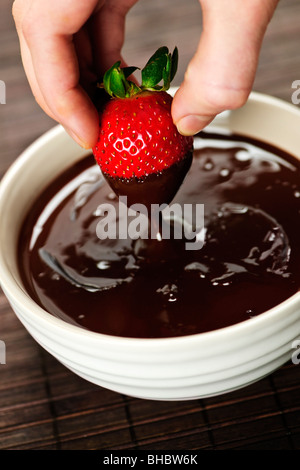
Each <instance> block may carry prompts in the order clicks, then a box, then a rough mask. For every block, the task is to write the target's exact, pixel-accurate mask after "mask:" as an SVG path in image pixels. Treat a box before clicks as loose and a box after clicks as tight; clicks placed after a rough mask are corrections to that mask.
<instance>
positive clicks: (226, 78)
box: [172, 0, 278, 135]
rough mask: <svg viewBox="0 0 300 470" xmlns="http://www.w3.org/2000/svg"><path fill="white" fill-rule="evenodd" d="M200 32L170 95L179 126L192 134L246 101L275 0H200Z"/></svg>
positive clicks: (173, 112)
mask: <svg viewBox="0 0 300 470" xmlns="http://www.w3.org/2000/svg"><path fill="white" fill-rule="evenodd" d="M199 1H200V4H201V6H202V12H203V33H202V35H201V38H200V43H199V46H198V49H197V52H196V54H195V56H194V57H193V59H192V61H191V62H190V64H189V66H188V68H187V71H186V74H185V78H184V81H183V83H182V85H181V87H180V88H179V90H178V92H177V93H176V95H175V97H174V100H173V107H172V116H173V120H174V122H175V124H176V125H177V127H178V129H179V131H180V132H181V133H182V134H184V135H193V134H196V133H197V132H199V131H200V130H202V129H203V128H204V127H205V126H206V125H207V124H209V123H210V122H211V121H212V120H213V119H214V117H215V116H216V115H217V114H218V113H220V112H221V111H224V110H226V109H235V108H238V107H240V106H242V105H243V104H245V102H246V100H247V98H248V95H249V93H250V91H251V89H252V85H253V81H254V78H255V73H256V68H257V62H258V57H259V52H260V48H261V44H262V40H263V37H264V34H265V31H266V28H267V25H268V23H269V21H270V19H271V17H272V15H273V13H274V11H275V9H276V6H277V3H278V0H199Z"/></svg>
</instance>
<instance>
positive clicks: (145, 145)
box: [93, 47, 193, 205]
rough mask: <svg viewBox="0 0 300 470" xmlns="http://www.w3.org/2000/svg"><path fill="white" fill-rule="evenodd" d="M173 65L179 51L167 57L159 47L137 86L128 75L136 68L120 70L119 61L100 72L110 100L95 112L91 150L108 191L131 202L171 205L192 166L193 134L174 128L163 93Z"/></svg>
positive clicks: (173, 68) (174, 65)
mask: <svg viewBox="0 0 300 470" xmlns="http://www.w3.org/2000/svg"><path fill="white" fill-rule="evenodd" d="M176 69H177V49H175V50H174V52H173V54H172V55H171V54H169V52H168V49H167V48H164V47H163V48H160V49H159V50H158V51H157V52H156V53H155V54H154V55H153V56H152V57H151V58H150V60H149V61H148V63H147V64H146V67H145V68H144V69H143V70H142V85H141V86H140V87H138V86H137V85H136V84H135V83H133V82H131V81H129V80H128V79H127V76H128V74H130V73H132V71H133V70H135V68H125V69H121V68H120V63H117V64H115V65H114V66H113V67H112V68H111V69H110V70H109V71H108V72H107V73H106V74H105V76H104V80H103V85H102V86H103V87H104V88H105V90H106V91H107V92H108V93H109V94H110V95H111V99H110V100H109V101H108V102H107V103H105V104H104V106H103V107H102V109H101V110H100V112H99V135H98V141H97V144H96V146H95V147H94V148H93V153H94V156H95V159H96V161H97V163H98V164H99V166H100V168H101V170H102V172H103V174H104V176H105V177H106V179H107V181H108V183H109V184H110V186H111V187H112V189H113V190H114V191H115V192H116V194H117V195H118V196H119V195H124V196H128V203H129V204H130V205H131V204H133V203H143V204H145V203H146V202H147V205H149V203H150V204H151V203H153V204H154V203H160V204H162V203H169V202H170V201H171V200H172V199H173V197H174V196H175V194H176V192H177V190H178V188H179V186H180V185H181V183H182V181H183V179H184V177H185V175H186V173H187V171H188V169H189V167H190V164H191V159H192V149H193V138H192V137H186V136H183V135H181V134H180V133H179V132H178V130H177V128H176V126H175V125H174V123H173V120H172V116H171V104H172V97H171V96H170V95H169V94H168V93H167V92H166V89H167V88H169V85H170V82H171V80H172V78H173V76H174V75H175V72H176ZM161 81H163V85H159V84H158V83H159V82H161ZM134 188H136V189H134Z"/></svg>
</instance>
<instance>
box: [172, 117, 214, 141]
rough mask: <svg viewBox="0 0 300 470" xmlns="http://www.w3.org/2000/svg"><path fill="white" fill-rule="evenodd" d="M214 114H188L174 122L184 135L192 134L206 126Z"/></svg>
mask: <svg viewBox="0 0 300 470" xmlns="http://www.w3.org/2000/svg"><path fill="white" fill-rule="evenodd" d="M213 118H214V116H200V115H189V116H184V117H183V118H181V119H179V121H178V122H177V123H176V127H177V129H178V132H179V133H180V134H182V135H184V136H193V135H195V134H197V133H198V132H200V131H201V130H202V129H204V127H206V126H207V125H208V124H209V123H210V122H211V121H212V120H213Z"/></svg>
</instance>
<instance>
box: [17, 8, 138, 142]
mask: <svg viewBox="0 0 300 470" xmlns="http://www.w3.org/2000/svg"><path fill="white" fill-rule="evenodd" d="M136 2H137V0H84V1H82V0H64V1H61V0H43V1H41V0H15V2H14V4H13V16H14V20H15V23H16V28H17V32H18V35H19V40H20V46H21V54H22V60H23V65H24V69H25V72H26V75H27V78H28V81H29V83H30V86H31V89H32V91H33V94H34V96H35V98H36V101H37V102H38V104H39V105H40V106H41V107H42V109H43V110H44V111H45V112H46V113H47V114H48V115H49V116H50V117H51V118H53V119H55V120H56V121H58V122H60V123H61V124H62V125H63V126H64V127H65V129H66V130H67V132H68V133H69V134H70V135H71V136H72V137H73V138H74V140H76V141H77V142H78V143H79V144H80V145H81V146H82V147H84V148H91V147H92V146H93V145H94V144H95V143H96V140H97V136H98V113H97V111H96V109H95V107H94V105H93V103H92V100H91V96H90V93H89V92H90V91H91V89H92V85H94V83H95V81H96V80H97V79H98V78H99V76H101V75H102V74H103V73H104V72H105V70H106V69H107V68H109V67H110V66H111V65H112V64H113V63H115V62H116V61H117V60H120V59H121V52H120V51H121V48H122V46H123V41H124V22H125V16H126V14H127V12H128V11H129V9H130V8H131V7H132V6H133V5H134V3H136ZM111 38H113V41H112V40H111Z"/></svg>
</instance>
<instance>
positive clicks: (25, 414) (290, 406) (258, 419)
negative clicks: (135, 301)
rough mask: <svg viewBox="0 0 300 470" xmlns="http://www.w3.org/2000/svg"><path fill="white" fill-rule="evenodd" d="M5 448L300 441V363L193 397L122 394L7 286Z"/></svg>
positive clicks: (2, 377)
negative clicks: (15, 303)
mask: <svg viewBox="0 0 300 470" xmlns="http://www.w3.org/2000/svg"><path fill="white" fill-rule="evenodd" d="M0 315H1V338H2V339H3V340H4V341H5V343H6V351H7V364H5V365H0V449H18V450H21V449H35V450H37V449H42V450H45V449H61V450H63V449H67V450H75V449H81V450H82V449H111V450H116V449H144V450H147V449H148V450H153V449H154V450H201V449H285V450H287V449H300V373H299V372H300V364H299V365H294V364H292V363H290V364H287V365H285V366H284V367H282V368H281V369H280V370H278V371H276V372H275V373H273V374H272V375H271V376H269V377H267V378H265V379H263V380H261V381H259V382H257V383H255V384H253V385H251V386H249V387H246V388H243V389H241V390H239V391H236V392H232V393H228V394H225V395H222V396H219V397H214V398H207V399H201V400H193V401H188V402H183V401H182V402H157V401H151V400H140V399H136V398H130V397H127V396H123V395H120V394H118V393H115V392H111V391H109V390H105V389H103V388H101V387H98V386H95V385H93V384H90V383H89V382H86V381H85V380H83V379H81V378H79V377H77V376H76V375H74V374H73V373H72V372H70V371H68V370H67V369H66V368H65V367H64V366H62V365H61V364H60V363H59V362H57V360H56V359H54V358H53V357H52V356H50V355H49V354H48V353H46V352H45V351H44V350H43V349H41V348H40V346H38V345H37V343H36V342H35V341H34V340H33V339H32V338H31V337H30V336H29V335H28V333H27V332H26V330H25V329H24V327H23V326H22V325H21V324H20V322H19V320H18V319H17V318H16V316H15V315H14V313H13V312H12V310H11V308H10V307H9V306H8V304H7V301H6V299H5V297H4V295H3V294H2V295H1V297H0Z"/></svg>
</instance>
